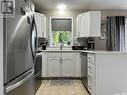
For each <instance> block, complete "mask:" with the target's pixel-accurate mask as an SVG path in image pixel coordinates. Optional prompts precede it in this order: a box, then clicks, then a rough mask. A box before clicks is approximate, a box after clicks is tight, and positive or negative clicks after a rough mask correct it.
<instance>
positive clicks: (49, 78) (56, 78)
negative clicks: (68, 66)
mask: <svg viewBox="0 0 127 95" xmlns="http://www.w3.org/2000/svg"><path fill="white" fill-rule="evenodd" d="M41 79H42V80H58V79H71V80H81V78H80V77H41Z"/></svg>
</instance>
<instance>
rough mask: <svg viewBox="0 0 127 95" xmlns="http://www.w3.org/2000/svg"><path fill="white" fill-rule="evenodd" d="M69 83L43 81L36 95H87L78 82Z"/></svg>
mask: <svg viewBox="0 0 127 95" xmlns="http://www.w3.org/2000/svg"><path fill="white" fill-rule="evenodd" d="M69 81H71V82H69ZM69 81H66V82H65V83H63V82H60V81H58V83H57V81H55V82H54V80H43V81H42V85H41V87H40V88H39V90H38V91H37V93H36V95H89V94H88V92H87V91H86V89H85V88H84V86H83V84H82V82H81V81H80V80H69Z"/></svg>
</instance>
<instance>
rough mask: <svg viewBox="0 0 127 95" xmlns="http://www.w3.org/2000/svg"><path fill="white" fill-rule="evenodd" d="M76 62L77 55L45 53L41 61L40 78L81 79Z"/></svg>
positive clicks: (78, 63)
mask: <svg viewBox="0 0 127 95" xmlns="http://www.w3.org/2000/svg"><path fill="white" fill-rule="evenodd" d="M43 55H44V54H43ZM43 58H44V57H43ZM78 60H79V58H78V57H77V53H72V52H66V53H64V52H59V53H58V52H57V53H54V52H46V53H45V59H43V61H42V66H43V67H42V77H81V74H80V73H81V72H80V62H78Z"/></svg>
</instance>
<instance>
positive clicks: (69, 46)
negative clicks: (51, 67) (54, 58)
mask: <svg viewBox="0 0 127 95" xmlns="http://www.w3.org/2000/svg"><path fill="white" fill-rule="evenodd" d="M52 19H71V43H70V45H68V46H63V48H71V47H72V45H73V17H50V36H49V37H50V47H51V48H58V47H59V46H54V45H53V33H52Z"/></svg>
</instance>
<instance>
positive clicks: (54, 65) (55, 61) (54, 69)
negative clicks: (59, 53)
mask: <svg viewBox="0 0 127 95" xmlns="http://www.w3.org/2000/svg"><path fill="white" fill-rule="evenodd" d="M60 76H61V63H60V58H48V77H60Z"/></svg>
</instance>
